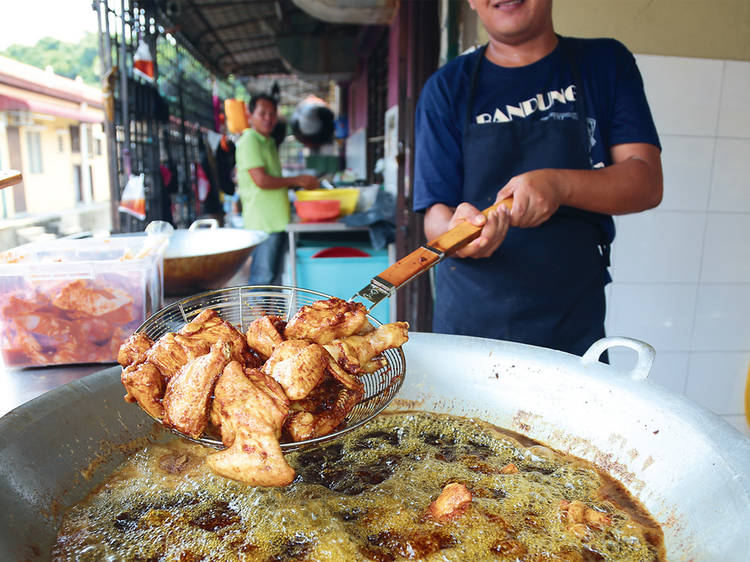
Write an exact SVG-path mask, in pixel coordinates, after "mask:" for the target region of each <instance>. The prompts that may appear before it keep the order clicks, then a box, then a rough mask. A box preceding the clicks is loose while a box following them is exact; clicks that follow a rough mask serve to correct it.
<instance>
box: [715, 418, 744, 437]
mask: <svg viewBox="0 0 750 562" xmlns="http://www.w3.org/2000/svg"><path fill="white" fill-rule="evenodd" d="M721 417H722V418H724V420H725V421H726V422H727V423H728V424H729V425H731V426H733V427H734V428H735V429H737V430H739V432H740V433H743V434H745V435H747V436H748V437H750V426H749V425H747V418H746V417H745V416H721Z"/></svg>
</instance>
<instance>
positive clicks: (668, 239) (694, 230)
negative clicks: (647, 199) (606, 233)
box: [613, 209, 705, 283]
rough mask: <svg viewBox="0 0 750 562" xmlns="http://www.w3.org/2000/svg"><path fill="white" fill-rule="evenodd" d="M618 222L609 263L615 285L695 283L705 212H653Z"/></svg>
mask: <svg viewBox="0 0 750 562" xmlns="http://www.w3.org/2000/svg"><path fill="white" fill-rule="evenodd" d="M619 219H620V220H619V221H618V231H617V236H616V237H615V243H614V247H616V248H617V254H616V255H615V256H614V261H613V263H614V266H615V267H614V272H615V273H616V276H615V275H613V279H614V280H615V281H616V282H618V283H620V282H623V283H647V282H658V283H696V282H698V279H699V276H700V263H701V254H702V251H703V234H704V231H705V213H702V212H701V213H696V212H682V211H666V212H662V211H660V210H658V209H656V210H653V211H647V212H645V213H635V214H632V215H625V216H622V217H619Z"/></svg>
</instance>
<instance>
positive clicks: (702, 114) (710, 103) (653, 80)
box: [636, 55, 724, 136]
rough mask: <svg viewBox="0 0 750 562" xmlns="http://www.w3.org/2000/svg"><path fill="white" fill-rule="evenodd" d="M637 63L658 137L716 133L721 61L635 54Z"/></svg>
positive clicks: (721, 70)
mask: <svg viewBox="0 0 750 562" xmlns="http://www.w3.org/2000/svg"><path fill="white" fill-rule="evenodd" d="M636 62H637V64H638V68H639V69H640V71H641V74H642V75H643V83H644V85H645V89H646V97H647V98H648V102H649V106H650V107H651V113H652V114H653V116H654V122H655V123H656V127H657V129H658V131H659V133H660V134H662V135H699V136H713V135H715V134H716V129H717V124H718V114H719V96H720V89H721V78H722V73H723V69H724V62H723V61H721V60H712V59H693V58H686V57H664V56H657V55H637V56H636Z"/></svg>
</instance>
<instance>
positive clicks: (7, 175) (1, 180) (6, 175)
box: [0, 170, 23, 189]
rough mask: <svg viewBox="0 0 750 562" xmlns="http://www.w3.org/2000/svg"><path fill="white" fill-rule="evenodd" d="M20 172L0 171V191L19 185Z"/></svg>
mask: <svg viewBox="0 0 750 562" xmlns="http://www.w3.org/2000/svg"><path fill="white" fill-rule="evenodd" d="M22 180H23V178H22V177H21V172H18V171H16V170H0V189H3V188H4V187H10V186H11V185H16V184H19V183H21V181H22Z"/></svg>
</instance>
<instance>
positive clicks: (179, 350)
mask: <svg viewBox="0 0 750 562" xmlns="http://www.w3.org/2000/svg"><path fill="white" fill-rule="evenodd" d="M210 349H211V347H210V346H209V345H208V343H206V342H203V341H200V340H197V341H196V342H194V344H193V345H191V346H188V347H187V349H186V348H185V347H183V346H182V345H181V344H180V342H179V341H177V334H175V333H174V332H168V333H166V334H164V335H163V336H162V337H160V338H159V339H158V340H156V342H155V343H154V345H153V346H152V347H151V349H149V350H148V352H147V353H146V360H147V361H150V362H151V363H153V364H154V365H155V366H156V367H157V368H158V369H159V371H160V372H161V374H162V376H163V377H164V379H165V380H169V379H171V378H172V377H174V376H175V375H176V374H177V373H178V372H179V371H180V369H182V368H183V367H184V366H185V365H187V363H188V362H189V361H192V360H194V359H197V358H198V357H200V356H201V355H205V354H206V353H208V352H209V350H210Z"/></svg>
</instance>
